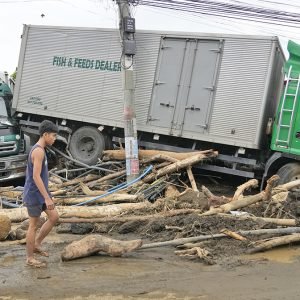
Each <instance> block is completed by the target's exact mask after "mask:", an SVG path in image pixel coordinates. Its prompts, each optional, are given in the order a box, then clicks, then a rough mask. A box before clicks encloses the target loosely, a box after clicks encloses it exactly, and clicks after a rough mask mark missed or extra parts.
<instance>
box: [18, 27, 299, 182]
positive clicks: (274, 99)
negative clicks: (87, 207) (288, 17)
mask: <svg viewBox="0 0 300 300" xmlns="http://www.w3.org/2000/svg"><path fill="white" fill-rule="evenodd" d="M136 43H137V46H136V51H137V52H136V55H135V59H134V68H135V70H136V75H135V104H136V116H137V129H138V140H139V145H140V146H142V147H145V148H156V149H164V150H175V151H177V150H181V151H182V150H183V151H184V150H189V151H190V150H191V149H208V148H214V149H216V150H218V151H219V153H220V155H219V156H218V158H217V160H216V161H214V162H211V163H210V164H206V165H203V166H202V168H203V169H207V170H212V171H218V172H222V173H228V174H233V175H237V176H244V177H247V178H252V177H255V176H262V174H263V173H265V175H266V176H267V175H268V173H269V171H270V170H271V169H272V168H274V169H275V168H277V169H278V168H279V167H282V166H283V165H285V164H286V163H287V162H290V161H291V160H293V161H295V159H294V158H293V159H292V158H289V157H287V155H285V154H282V155H279V156H280V157H278V159H276V167H274V166H275V164H273V162H272V164H269V165H270V166H269V167H268V170H266V168H265V166H266V165H267V164H268V161H269V159H270V158H271V156H272V154H274V152H272V151H271V149H270V148H269V147H270V146H269V145H270V140H271V132H272V125H273V121H274V116H275V114H276V109H277V107H278V103H279V101H280V96H281V94H282V90H283V87H284V85H283V81H284V72H283V65H284V63H285V57H284V54H283V51H282V49H281V46H280V43H279V41H278V38H277V37H273V36H272V37H271V36H247V35H227V34H204V33H187V32H184V33H183V32H160V31H142V30H141V31H137V33H136ZM120 58H121V45H120V37H119V32H118V31H117V30H114V29H98V28H73V27H72V28H71V27H52V26H32V25H25V26H24V31H23V35H22V44H21V50H20V57H19V65H18V74H17V79H16V88H15V93H14V98H13V105H12V106H13V110H14V111H15V112H16V114H17V116H18V118H19V123H20V125H21V126H22V129H23V131H24V132H26V133H27V134H30V135H32V136H34V135H36V134H37V128H38V125H39V123H40V122H41V121H42V120H44V119H50V120H52V121H54V122H56V123H57V124H58V125H59V128H60V137H61V139H60V140H61V141H62V142H63V143H64V147H65V148H66V149H68V150H69V152H70V153H71V155H72V156H73V157H74V158H75V159H77V160H80V161H81V162H84V163H87V164H94V163H95V162H96V161H97V159H98V158H99V156H101V153H102V151H103V149H105V148H109V147H111V143H112V141H113V140H117V139H119V138H122V137H123V135H124V133H123V94H122V78H121V72H120V71H121V67H122V66H121V63H120ZM274 161H275V160H274ZM271 165H272V166H271ZM273 171H274V170H272V172H273ZM299 173H300V170H299Z"/></svg>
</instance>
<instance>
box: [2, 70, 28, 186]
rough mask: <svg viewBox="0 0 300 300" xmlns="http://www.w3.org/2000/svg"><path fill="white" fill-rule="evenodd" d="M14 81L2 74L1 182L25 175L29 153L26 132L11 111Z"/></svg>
mask: <svg viewBox="0 0 300 300" xmlns="http://www.w3.org/2000/svg"><path fill="white" fill-rule="evenodd" d="M12 86H13V81H12V80H11V79H9V78H8V74H7V73H6V72H4V73H2V74H0V184H1V183H2V182H4V181H9V180H13V179H16V178H21V177H24V176H25V170H26V161H27V155H26V153H25V151H26V149H25V148H26V145H25V139H24V134H23V133H22V132H21V130H20V127H19V126H18V124H17V122H16V120H15V119H14V118H13V116H12V113H11V102H12V98H13V94H12V88H11V87H12Z"/></svg>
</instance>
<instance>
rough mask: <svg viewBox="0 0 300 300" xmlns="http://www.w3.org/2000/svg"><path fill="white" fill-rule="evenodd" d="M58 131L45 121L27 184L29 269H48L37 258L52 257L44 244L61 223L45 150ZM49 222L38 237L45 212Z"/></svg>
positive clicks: (52, 141) (30, 158)
mask: <svg viewBox="0 0 300 300" xmlns="http://www.w3.org/2000/svg"><path fill="white" fill-rule="evenodd" d="M57 132H58V127H57V126H56V125H55V124H54V123H52V122H51V121H48V120H45V121H43V122H42V123H41V124H40V127H39V134H40V138H39V140H38V142H37V143H36V144H35V145H34V146H33V147H32V149H31V151H30V153H29V156H28V162H27V169H26V181H25V186H24V194H23V202H24V204H25V205H26V207H27V211H28V215H29V228H28V231H27V235H26V252H27V260H26V263H27V265H30V266H33V267H38V268H39V267H45V266H46V264H45V263H44V262H41V261H39V260H37V259H35V258H34V253H35V254H38V255H41V256H45V257H48V256H49V255H48V253H47V252H45V251H43V250H42V249H41V243H42V241H43V240H44V238H45V237H46V236H47V235H48V234H49V232H50V231H51V229H52V228H53V226H54V225H55V223H56V222H57V220H58V212H57V210H56V208H55V205H54V203H53V200H52V197H51V194H50V192H49V189H48V163H47V157H46V154H45V147H46V146H51V145H53V143H54V142H55V140H56V136H57ZM43 211H44V212H45V213H46V214H47V216H48V220H47V221H46V222H45V223H44V224H43V226H42V227H41V229H40V231H39V234H38V236H37V237H36V231H37V227H38V223H39V220H40V216H41V213H42V212H43Z"/></svg>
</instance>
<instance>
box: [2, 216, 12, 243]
mask: <svg viewBox="0 0 300 300" xmlns="http://www.w3.org/2000/svg"><path fill="white" fill-rule="evenodd" d="M0 211H1V210H0ZM10 230H11V221H10V219H9V217H7V216H6V215H0V241H4V240H5V239H6V238H7V236H8V235H9V232H10Z"/></svg>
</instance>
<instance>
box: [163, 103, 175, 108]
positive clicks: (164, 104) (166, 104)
mask: <svg viewBox="0 0 300 300" xmlns="http://www.w3.org/2000/svg"><path fill="white" fill-rule="evenodd" d="M160 105H161V106H165V107H174V105H171V104H170V102H169V103H162V102H161V103H160Z"/></svg>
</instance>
